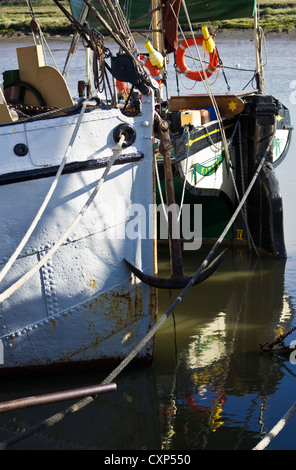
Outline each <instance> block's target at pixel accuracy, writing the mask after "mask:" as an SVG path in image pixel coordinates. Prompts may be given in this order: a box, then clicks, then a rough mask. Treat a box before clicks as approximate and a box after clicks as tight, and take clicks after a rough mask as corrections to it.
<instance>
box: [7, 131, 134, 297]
mask: <svg viewBox="0 0 296 470" xmlns="http://www.w3.org/2000/svg"><path fill="white" fill-rule="evenodd" d="M124 140H125V137H124V135H123V134H122V136H121V138H120V140H119V142H118V144H117V149H114V152H113V155H112V157H111V158H110V160H109V162H108V165H107V167H106V169H105V171H104V173H103V175H102V176H101V178H100V179H99V180H98V183H97V185H96V187H95V188H94V190H93V192H92V193H91V195H90V197H89V198H88V200H87V202H86V203H85V204H84V206H83V207H82V209H81V210H80V212H79V213H78V215H77V216H76V217H75V219H74V220H73V222H72V224H71V225H70V226H69V227H68V229H67V230H66V231H65V232H64V234H63V235H62V236H61V237H60V238H59V240H58V241H57V242H56V243H55V245H54V246H53V247H52V248H51V249H50V250H49V251H48V252H47V253H46V255H44V256H43V258H42V259H41V260H40V261H39V262H38V263H36V264H35V265H34V266H33V267H32V268H31V269H30V270H29V271H27V273H26V274H24V275H23V276H22V277H21V278H20V279H19V280H18V281H16V282H15V283H14V284H12V285H11V286H10V287H8V288H7V289H6V290H5V291H4V292H2V294H0V303H1V302H3V301H4V300H6V299H8V298H9V297H10V296H11V295H12V294H13V293H14V292H15V291H16V290H17V289H19V288H20V287H21V286H22V285H23V284H25V283H26V282H27V281H28V280H29V279H30V278H31V277H32V276H33V275H34V274H35V273H36V272H37V271H38V270H39V269H40V268H41V267H42V266H43V265H44V264H45V263H46V262H47V261H48V260H49V259H50V258H51V257H52V256H53V255H54V253H55V252H56V251H57V250H58V249H59V248H60V246H61V245H62V244H63V243H64V242H65V241H66V240H67V238H68V237H69V235H70V234H71V233H72V231H73V230H74V228H75V227H76V225H77V224H78V223H79V222H80V220H81V218H82V217H83V216H84V214H85V213H86V211H87V210H88V208H89V207H90V205H91V204H92V202H93V200H94V199H95V197H96V195H97V193H98V192H99V190H100V188H101V186H102V184H103V183H104V181H105V179H106V177H107V175H108V173H109V171H110V170H111V167H112V165H113V164H114V162H115V160H116V158H117V157H118V152H119V151H120V150H121V148H122V145H123V142H124ZM116 150H117V151H116Z"/></svg>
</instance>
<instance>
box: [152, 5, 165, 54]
mask: <svg viewBox="0 0 296 470" xmlns="http://www.w3.org/2000/svg"><path fill="white" fill-rule="evenodd" d="M152 10H153V11H154V13H153V16H152V29H153V34H152V44H153V47H154V48H155V49H156V50H157V51H158V52H160V53H161V54H163V53H164V39H163V22H162V6H161V1H160V0H152ZM159 31H161V32H159Z"/></svg>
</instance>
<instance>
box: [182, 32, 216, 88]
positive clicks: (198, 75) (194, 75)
mask: <svg viewBox="0 0 296 470" xmlns="http://www.w3.org/2000/svg"><path fill="white" fill-rule="evenodd" d="M203 41H204V38H203V37H198V38H188V39H184V40H183V41H182V42H181V44H180V45H179V46H178V49H177V52H176V65H177V67H178V69H179V70H180V72H181V73H184V75H185V76H186V77H187V78H190V80H195V81H197V82H201V81H202V80H205V78H206V77H205V75H204V73H203V72H193V71H192V70H190V69H189V68H188V67H187V65H186V64H185V52H186V50H187V48H188V47H190V46H194V45H195V44H197V45H198V46H202V44H203ZM208 54H209V57H210V61H209V65H208V66H207V68H206V69H205V73H206V76H207V77H208V78H209V77H211V75H213V73H214V72H215V70H216V69H217V66H218V64H219V57H218V53H217V50H216V48H215V49H214V50H213V52H212V53H211V54H210V53H209V52H208Z"/></svg>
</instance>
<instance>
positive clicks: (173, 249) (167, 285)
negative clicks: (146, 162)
mask: <svg viewBox="0 0 296 470" xmlns="http://www.w3.org/2000/svg"><path fill="white" fill-rule="evenodd" d="M155 124H156V125H157V126H158V131H159V139H160V145H159V151H160V153H161V154H162V156H163V164H164V176H165V190H166V201H167V207H170V209H171V210H170V211H168V236H169V248H170V260H171V277H170V278H157V277H154V276H151V275H149V274H145V273H143V271H141V270H140V269H138V268H136V267H135V266H134V265H132V264H131V263H130V262H129V261H127V260H126V259H125V260H124V261H125V262H126V264H127V265H128V267H129V269H130V270H131V271H132V272H133V273H134V274H135V275H136V276H137V277H138V278H139V279H140V280H141V281H142V282H144V283H145V284H148V285H150V286H152V287H157V288H159V289H182V288H184V287H186V286H187V284H188V283H189V282H190V281H191V279H192V276H188V275H186V274H185V273H184V271H183V260H182V248H181V241H180V238H179V237H176V236H173V235H176V233H178V232H177V231H176V230H175V229H174V228H175V227H174V223H176V221H177V217H176V212H175V213H174V211H176V204H175V190H174V182H173V171H172V165H171V155H172V152H173V145H172V143H171V140H170V133H169V124H168V123H167V122H166V121H164V120H163V119H161V118H160V116H158V115H156V119H155ZM225 251H226V250H224V251H223V252H222V253H220V254H219V255H218V256H217V257H216V258H215V259H214V260H213V261H212V263H211V264H209V266H208V267H206V268H205V269H203V270H202V271H201V273H200V275H199V276H198V277H197V279H196V280H195V281H194V283H193V285H196V284H199V283H201V282H203V281H205V280H206V279H208V278H209V277H210V276H211V275H212V274H213V273H214V271H216V269H217V267H218V266H219V264H220V263H221V261H222V259H223V256H224V253H225Z"/></svg>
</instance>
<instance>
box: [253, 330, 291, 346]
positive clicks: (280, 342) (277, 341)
mask: <svg viewBox="0 0 296 470" xmlns="http://www.w3.org/2000/svg"><path fill="white" fill-rule="evenodd" d="M295 330H296V326H294V327H293V328H291V330H289V331H288V332H287V333H284V334H283V335H280V336H279V337H278V338H277V339H275V340H274V341H272V342H271V343H268V342H267V341H266V342H265V343H263V344H259V346H260V348H261V349H262V350H263V351H270V350H271V349H272V348H273V347H274V346H276V345H279V346H280V347H281V348H285V347H286V345H285V344H284V340H285V339H286V338H287V337H288V336H289V335H290V334H291V333H293V331H295Z"/></svg>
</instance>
